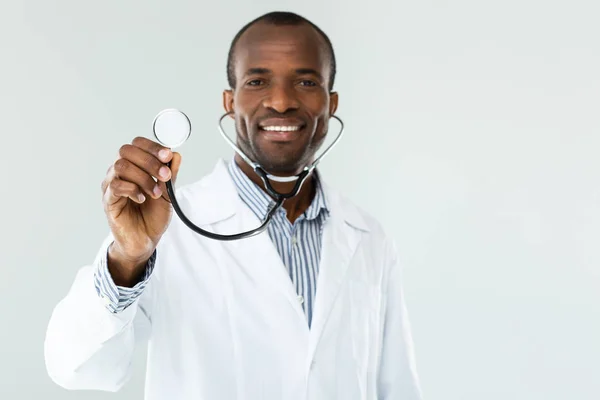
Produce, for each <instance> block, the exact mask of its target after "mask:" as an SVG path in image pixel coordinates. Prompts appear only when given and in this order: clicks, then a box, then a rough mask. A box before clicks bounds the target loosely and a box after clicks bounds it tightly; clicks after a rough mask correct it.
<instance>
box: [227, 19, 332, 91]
mask: <svg viewBox="0 0 600 400" xmlns="http://www.w3.org/2000/svg"><path fill="white" fill-rule="evenodd" d="M259 22H264V23H267V24H271V25H301V24H308V25H310V26H311V27H313V28H314V29H315V30H316V31H317V33H319V35H321V37H322V38H323V39H324V40H325V44H326V45H327V48H328V50H329V63H330V73H329V90H333V83H334V81H335V72H336V64H335V53H334V52H333V45H332V44H331V41H330V40H329V37H328V36H327V35H326V34H325V32H323V31H322V30H321V29H320V28H319V27H318V26H317V25H315V24H313V23H312V22H310V21H309V20H308V19H306V18H304V17H302V16H300V15H298V14H295V13H292V12H287V11H273V12H270V13H267V14H264V15H261V16H260V17H258V18H256V19H254V20H252V21H250V22H248V23H247V24H246V25H244V27H243V28H242V29H240V31H239V32H238V33H237V34H236V35H235V37H234V38H233V40H232V41H231V46H230V47H229V54H228V56H227V82H228V83H229V86H230V88H232V89H233V88H235V85H236V79H235V67H234V62H235V60H234V52H235V45H236V44H237V42H238V41H239V39H240V37H241V36H242V35H243V34H244V32H246V31H247V30H248V28H250V27H251V26H252V25H254V24H256V23H259Z"/></svg>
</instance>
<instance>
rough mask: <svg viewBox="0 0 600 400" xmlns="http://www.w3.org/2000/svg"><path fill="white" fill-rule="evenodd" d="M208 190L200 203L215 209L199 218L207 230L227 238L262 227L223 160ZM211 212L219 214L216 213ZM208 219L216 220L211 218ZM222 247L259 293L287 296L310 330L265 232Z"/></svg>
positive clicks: (208, 185)
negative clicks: (242, 196) (205, 224)
mask: <svg viewBox="0 0 600 400" xmlns="http://www.w3.org/2000/svg"><path fill="white" fill-rule="evenodd" d="M206 187H210V188H211V189H212V190H211V191H210V192H209V194H208V195H207V194H206V192H205V195H204V196H203V198H202V199H199V201H201V202H202V203H204V204H207V205H212V208H211V207H208V206H207V207H206V208H204V210H211V213H206V211H205V212H204V213H203V217H201V216H198V217H197V219H198V220H202V221H203V222H204V223H208V224H211V225H210V226H208V227H207V228H206V229H209V230H212V231H214V232H216V233H220V234H224V235H228V234H233V233H239V232H246V231H249V230H252V229H254V228H256V227H258V226H259V225H260V223H261V221H260V220H259V219H258V217H256V215H255V214H254V213H253V212H252V210H250V209H249V208H248V206H247V205H246V204H245V203H244V202H243V201H242V200H241V198H240V197H239V195H238V193H237V189H236V187H235V184H234V182H233V180H232V179H231V176H230V175H229V171H228V170H227V166H226V164H225V163H224V161H223V160H220V161H219V163H218V164H217V166H216V168H215V169H214V171H213V173H212V174H211V175H210V176H209V177H208V182H207V184H206ZM219 204H220V206H219ZM212 210H215V211H217V210H218V211H217V212H216V213H215V212H214V211H212ZM209 215H212V216H214V217H213V218H210V216H209ZM206 240H212V239H206ZM222 245H223V247H224V249H225V251H226V252H227V253H228V254H229V255H230V260H233V262H234V264H233V265H235V268H237V269H238V271H239V272H241V273H243V274H245V275H246V276H248V277H249V278H250V279H251V280H252V281H253V282H255V286H256V288H257V289H258V290H260V289H261V288H262V289H265V290H274V291H277V292H280V293H281V294H282V295H283V296H285V298H286V299H287V301H288V302H289V303H290V306H291V307H292V308H293V309H294V311H295V312H296V313H297V314H298V316H299V317H300V318H302V319H303V320H304V321H305V323H304V325H305V326H306V329H307V330H308V326H307V323H306V316H305V314H304V311H303V310H302V306H301V305H300V303H299V302H298V297H297V294H296V289H295V288H294V285H293V283H292V280H291V279H290V277H289V275H288V272H287V269H286V268H285V265H284V264H283V261H282V260H281V257H280V255H279V253H278V252H277V249H276V248H275V245H274V244H273V243H272V241H271V238H270V237H269V234H268V232H267V231H266V230H265V231H264V232H262V233H260V234H258V235H256V236H253V237H250V238H245V239H240V240H234V241H227V242H223V243H222Z"/></svg>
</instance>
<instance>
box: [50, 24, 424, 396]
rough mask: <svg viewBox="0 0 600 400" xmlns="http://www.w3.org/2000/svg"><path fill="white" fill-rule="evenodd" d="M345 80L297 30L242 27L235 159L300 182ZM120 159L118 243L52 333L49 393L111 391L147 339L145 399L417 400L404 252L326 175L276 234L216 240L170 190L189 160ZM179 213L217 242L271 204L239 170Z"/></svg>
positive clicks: (114, 219)
mask: <svg viewBox="0 0 600 400" xmlns="http://www.w3.org/2000/svg"><path fill="white" fill-rule="evenodd" d="M335 70H336V68H335V57H334V53H333V49H332V46H331V43H330V42H329V39H328V38H327V36H326V35H325V34H324V33H323V32H322V31H321V30H319V28H317V27H316V26H314V25H313V24H312V23H310V22H309V21H307V20H305V19H304V18H302V17H300V16H298V15H296V14H292V13H284V12H275V13H270V14H266V15H264V16H262V17H260V18H258V19H256V20H254V21H252V22H251V23H249V24H248V25H246V26H245V27H244V28H243V29H242V30H241V31H240V33H239V34H238V35H237V36H236V37H235V39H234V40H233V42H232V45H231V50H230V53H229V60H228V68H227V75H228V79H229V84H230V89H228V90H225V92H224V94H223V105H224V108H225V110H227V111H233V112H234V114H233V115H235V125H236V130H237V142H238V144H239V146H240V147H241V149H242V150H244V152H246V154H248V155H249V156H250V157H251V158H252V159H253V160H255V161H257V162H258V163H259V164H261V165H262V166H263V167H264V168H265V169H266V170H267V171H268V172H269V173H271V174H273V175H282V176H286V175H287V176H290V175H294V174H297V173H299V172H300V171H301V170H302V168H303V167H304V166H305V165H306V164H308V163H309V162H310V161H311V160H312V159H313V157H314V156H315V153H316V152H317V150H318V149H319V147H320V146H321V145H322V143H323V141H324V138H325V135H326V133H327V130H328V121H329V118H330V116H331V115H332V114H334V113H335V111H336V108H337V105H338V94H337V93H335V92H333V91H332V88H333V82H334V77H335ZM119 154H120V157H119V158H118V159H117V160H116V161H115V163H114V165H113V166H112V167H111V168H110V170H109V171H108V173H107V176H106V178H105V180H104V181H103V183H102V191H103V204H104V210H105V213H106V216H107V219H108V223H109V226H110V234H109V235H108V236H107V238H106V240H105V241H104V243H103V244H102V245H101V246H100V249H99V251H98V254H97V256H96V258H95V260H94V262H93V263H91V264H90V265H87V266H84V267H82V268H81V269H80V270H79V272H78V273H77V275H76V277H75V280H74V282H73V285H72V287H71V289H70V291H69V292H68V294H67V295H66V296H65V297H64V298H63V299H62V300H61V301H60V302H59V303H58V304H57V305H56V307H55V309H54V311H53V313H52V316H51V319H50V322H49V326H48V330H47V335H46V341H45V359H46V366H47V370H48V373H49V375H50V377H51V378H52V379H53V380H54V382H56V383H57V384H58V385H60V386H62V387H64V388H67V389H73V390H75V389H95V390H103V391H113V392H114V391H118V390H119V389H120V388H122V387H123V385H124V384H125V383H126V382H127V380H128V379H129V377H130V374H131V371H132V356H133V353H134V349H135V347H136V346H137V345H138V344H140V343H142V342H145V341H146V342H147V343H148V364H147V374H146V387H145V399H147V400H184V399H190V400H192V399H194V400H199V399H207V400H229V399H248V400H259V399H265V400H301V399H302V400H317V399H318V400H334V399H340V400H354V399H357V400H358V399H373V400H375V399H385V400H418V399H421V393H420V387H419V381H418V377H417V373H416V369H415V361H414V356H413V347H412V340H411V330H410V325H409V318H408V315H407V311H406V307H405V303H404V298H403V289H402V287H403V281H402V272H401V265H400V264H399V262H398V254H397V251H396V248H395V245H394V243H393V240H392V239H391V238H390V237H389V236H387V235H386V234H385V233H384V232H383V230H382V228H381V226H380V224H379V223H378V222H377V221H376V220H374V219H373V218H372V217H371V216H369V215H368V214H367V213H365V212H364V211H362V210H361V209H359V208H358V207H357V206H355V205H353V204H352V203H351V202H350V201H349V200H347V199H345V198H344V197H343V196H342V195H341V194H339V193H338V192H337V191H336V190H335V189H334V188H332V187H331V186H329V185H328V184H327V182H326V181H325V178H324V177H323V176H322V175H321V174H320V173H319V172H316V173H314V174H313V176H312V177H310V179H308V180H307V182H306V184H305V185H304V186H303V188H302V190H301V191H300V193H299V194H298V195H297V196H296V197H294V198H292V199H290V200H289V201H286V202H285V203H284V207H283V208H282V209H280V210H279V211H280V212H279V213H278V214H277V215H276V216H275V217H274V220H273V221H272V223H271V224H270V225H269V228H268V231H265V232H263V233H262V234H260V235H257V236H254V237H252V238H247V239H242V240H237V241H217V240H212V239H207V238H205V237H203V236H199V235H198V234H196V233H194V232H193V231H191V230H190V229H188V228H187V227H186V226H185V225H184V224H183V223H182V222H181V221H180V220H179V218H177V216H175V218H172V207H171V205H170V202H169V198H168V194H167V192H166V190H165V184H164V182H165V181H167V180H168V179H169V178H173V180H174V179H175V177H176V176H177V172H178V170H179V167H180V165H181V156H180V154H178V153H175V152H171V151H169V150H168V149H166V148H164V147H161V146H160V145H158V144H157V143H155V142H153V141H150V140H148V139H144V138H136V139H134V140H133V141H132V143H131V144H126V145H124V146H122V147H121V148H120V151H119ZM169 161H171V168H170V169H169V168H167V166H166V165H165V163H167V162H169ZM153 177H154V178H156V179H157V180H158V185H157V184H155V180H154V179H153ZM273 185H274V187H275V189H276V190H278V191H279V192H287V191H289V190H290V189H291V187H292V186H293V182H291V183H289V182H284V183H281V182H273ZM177 198H178V199H179V202H180V204H181V207H182V208H183V209H185V210H186V213H187V214H188V217H189V218H190V219H191V220H192V221H194V222H195V223H196V224H197V225H199V226H201V227H203V229H207V230H211V231H213V232H217V233H222V234H231V233H237V232H242V231H246V230H249V229H252V228H255V227H257V226H258V225H259V223H260V221H261V219H262V218H263V216H264V215H265V213H266V211H267V209H268V208H269V205H270V204H271V203H272V199H271V198H270V197H269V196H268V195H267V194H266V192H265V191H264V188H263V186H262V182H261V181H260V179H259V178H258V177H257V176H256V175H255V173H254V172H253V170H252V169H251V168H249V166H248V165H247V164H246V163H245V162H244V161H243V160H242V159H240V158H239V157H238V156H237V155H236V156H235V158H234V159H233V160H231V161H230V162H225V161H223V160H220V161H218V162H217V164H216V166H215V168H214V170H213V171H212V172H211V173H210V174H208V175H207V176H205V177H203V178H202V179H200V180H199V181H197V182H196V183H193V184H190V185H187V186H184V187H181V188H179V189H178V191H177Z"/></svg>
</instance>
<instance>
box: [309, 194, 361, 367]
mask: <svg viewBox="0 0 600 400" xmlns="http://www.w3.org/2000/svg"><path fill="white" fill-rule="evenodd" d="M328 201H329V204H330V208H331V215H330V217H329V219H328V220H327V223H326V224H325V227H324V229H323V241H322V243H323V247H322V250H321V262H320V267H319V277H318V280H317V293H316V298H315V307H314V310H313V323H312V326H311V335H310V353H309V358H308V362H309V363H310V362H312V358H313V357H314V354H315V352H316V350H317V346H318V344H319V341H320V339H321V336H322V334H323V330H324V329H325V326H326V323H327V320H328V318H329V316H330V314H331V310H332V308H333V305H334V302H335V300H336V298H337V296H338V293H339V291H340V287H341V286H342V284H343V282H344V279H345V276H346V271H347V269H348V265H349V264H350V261H351V259H352V257H353V256H354V253H355V252H356V249H357V247H358V244H359V243H360V239H361V234H362V231H361V230H360V229H357V228H356V227H355V226H353V225H352V223H351V222H353V218H352V215H351V214H348V213H347V212H346V210H345V209H344V204H343V201H341V200H339V199H338V197H337V196H335V194H333V193H331V192H329V194H328ZM359 225H360V224H359Z"/></svg>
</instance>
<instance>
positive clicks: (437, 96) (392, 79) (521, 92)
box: [0, 0, 600, 400]
mask: <svg viewBox="0 0 600 400" xmlns="http://www.w3.org/2000/svg"><path fill="white" fill-rule="evenodd" d="M0 7H1V8H0V49H1V53H0V57H1V61H2V62H1V63H0V71H1V74H0V110H2V111H1V113H2V114H1V117H2V119H1V121H2V125H1V129H0V134H1V135H2V143H3V147H2V149H3V154H2V160H3V172H2V174H1V176H2V181H3V184H2V186H1V187H2V196H1V197H0V198H1V202H2V203H1V211H2V227H3V229H2V233H1V234H2V237H1V239H2V240H1V243H2V245H1V246H2V248H1V251H0V268H1V269H0V305H1V306H2V307H1V311H0V398H1V399H6V400H13V399H44V400H59V399H60V400H63V399H64V400H67V399H77V400H92V399H115V400H116V399H141V398H142V393H143V381H144V367H145V364H144V363H145V359H144V349H143V348H140V350H139V352H138V354H137V355H136V360H135V373H134V376H133V378H132V380H131V381H130V382H129V384H128V385H127V386H126V387H125V388H124V389H123V390H122V392H121V393H118V394H110V393H100V392H68V391H66V390H63V389H61V388H60V387H58V386H56V385H55V384H54V383H52V382H51V381H50V379H49V378H48V376H47V374H46V371H45V367H44V359H43V342H44V334H45V329H46V325H47V322H48V318H49V316H50V313H51V311H52V308H53V307H54V306H55V304H56V303H57V302H58V301H59V300H60V299H61V298H62V297H63V296H64V295H65V294H66V292H67V290H68V288H69V286H70V285H71V283H72V281H73V278H74V276H75V272H76V270H77V269H78V268H80V267H81V266H83V265H85V264H89V263H91V262H92V261H93V258H94V256H95V254H96V252H97V250H98V246H99V245H100V243H101V241H102V239H103V238H104V237H105V235H106V233H107V232H108V226H107V224H106V220H105V217H104V214H103V210H102V205H101V192H100V183H101V181H102V179H103V177H104V174H105V173H106V170H107V168H108V167H109V166H110V164H111V163H112V162H113V161H114V159H115V157H116V155H117V150H118V148H119V147H120V146H121V145H122V144H124V143H127V142H130V141H131V140H132V139H133V138H134V137H135V136H138V135H142V136H148V137H150V135H151V123H152V119H153V118H154V116H155V115H156V113H158V112H159V111H160V110H162V109H163V108H168V107H176V108H180V109H182V110H184V111H185V112H186V113H187V114H188V115H189V116H190V118H191V120H192V123H193V124H194V133H193V134H192V137H191V139H190V141H189V142H188V143H186V145H185V147H184V148H182V149H181V152H182V154H183V164H182V170H181V173H180V177H179V180H178V185H182V184H186V183H191V182H192V181H194V180H196V179H198V178H200V177H201V176H202V175H204V174H205V173H208V172H209V171H210V170H211V168H212V166H213V165H214V163H215V161H216V160H217V158H219V157H223V158H230V157H231V155H232V152H231V150H230V148H229V147H227V145H226V143H225V142H224V141H223V140H222V138H221V137H220V136H219V134H218V131H217V129H216V124H217V118H218V117H219V116H220V115H221V113H222V112H223V108H222V101H221V93H222V90H223V89H224V88H225V87H226V79H225V61H226V56H227V50H228V47H229V43H230V41H231V39H232V38H233V36H234V35H235V33H236V32H237V30H238V29H239V28H241V27H242V26H243V25H244V24H245V23H246V22H248V21H250V20H251V19H253V18H254V17H256V16H258V15H260V14H262V13H265V12H268V11H272V10H290V11H295V12H298V13H300V14H302V15H304V16H306V17H308V18H309V19H311V20H313V21H314V22H315V23H317V24H318V25H319V26H321V27H322V28H323V29H324V30H325V32H327V33H328V34H329V36H330V38H331V40H332V41H333V44H334V47H335V51H336V55H337V58H338V76H337V81H336V90H337V91H338V92H339V94H340V107H339V110H338V115H339V116H340V117H342V118H344V120H345V123H346V128H347V130H346V136H345V138H344V140H343V141H342V142H340V144H339V146H338V147H336V148H335V150H334V151H333V152H332V153H331V154H330V156H329V157H328V158H327V159H325V160H324V161H323V163H322V170H323V172H324V173H325V174H326V176H327V179H328V180H329V182H330V184H332V185H334V186H336V187H337V188H339V189H341V190H342V191H343V192H344V193H345V194H347V195H348V196H349V197H350V198H352V199H354V200H355V201H356V203H357V204H359V205H360V206H362V207H363V208H365V209H366V210H367V211H369V212H370V213H372V214H373V215H375V216H376V217H377V218H379V219H380V221H381V222H382V223H383V224H384V226H385V228H386V229H388V231H389V232H390V233H391V234H393V235H394V238H395V239H396V240H397V242H398V245H399V248H400V249H401V253H402V259H403V261H404V266H405V282H404V285H405V289H406V293H407V294H406V297H407V303H408V307H409V311H410V316H411V321H412V326H413V333H414V340H415V347H416V356H417V365H418V370H419V374H420V377H421V381H422V385H423V391H424V394H425V397H426V398H427V399H443V400H481V399H485V400H507V399H510V400H567V399H568V400H598V399H599V398H600V156H599V154H600V129H599V128H600V123H599V117H598V115H599V110H600V80H599V78H598V71H600V46H599V42H600V28H599V26H600V24H598V16H599V15H600V6H598V3H597V2H595V1H592V0H589V1H579V0H575V1H562V2H558V1H542V0H537V1H536V0H507V1H495V2H490V1H486V2H484V1H475V0H458V1H412V2H398V1H389V2H384V1H367V2H361V3H358V2H356V3H352V2H350V1H341V0H337V1H318V0H311V1H303V2H297V1H294V2H292V1H281V0H278V1H275V0H272V1H266V0H262V1H240V0H238V1H226V2H217V1H214V2H210V3H209V2H199V1H173V0H172V1H166V0H165V1H114V0H112V1H111V0H108V1H96V2H88V1H75V0H62V1H56V2H47V1H41V0H39V1H32V0H26V1H2V4H1V6H0ZM333 125H334V124H333V123H332V126H333Z"/></svg>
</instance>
